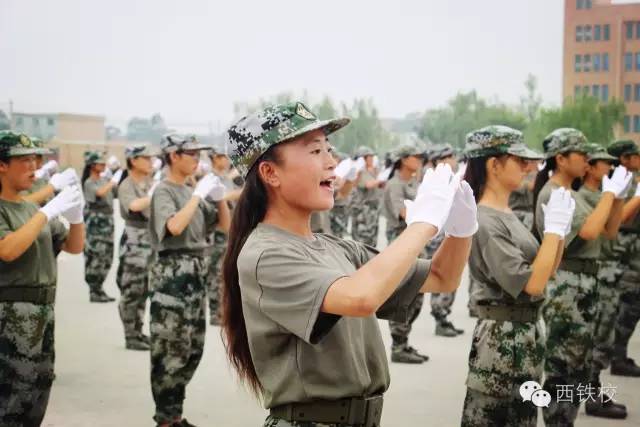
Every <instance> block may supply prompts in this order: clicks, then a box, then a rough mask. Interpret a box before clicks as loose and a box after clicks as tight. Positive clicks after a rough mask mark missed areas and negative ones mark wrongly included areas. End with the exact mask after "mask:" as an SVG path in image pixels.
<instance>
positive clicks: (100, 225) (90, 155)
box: [82, 151, 122, 303]
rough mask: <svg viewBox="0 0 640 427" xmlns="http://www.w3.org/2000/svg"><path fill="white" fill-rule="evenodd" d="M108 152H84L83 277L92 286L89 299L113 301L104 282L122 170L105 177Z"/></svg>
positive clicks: (108, 268)
mask: <svg viewBox="0 0 640 427" xmlns="http://www.w3.org/2000/svg"><path fill="white" fill-rule="evenodd" d="M105 155H106V153H105V152H102V151H85V153H84V163H85V166H84V171H83V172H82V188H83V191H84V199H85V200H86V203H87V204H86V207H85V223H86V224H87V242H86V245H85V246H84V280H85V281H86V282H87V285H89V301H91V302H100V303H102V302H111V301H115V298H112V297H110V296H109V295H107V294H106V293H105V292H104V289H103V285H104V281H105V279H106V278H107V275H108V274H109V270H110V269H111V264H112V262H113V239H114V235H113V233H114V225H113V197H114V194H115V189H116V187H117V185H118V183H119V182H120V178H121V176H122V172H121V171H119V172H118V173H117V174H116V175H115V176H111V178H103V177H102V176H101V174H102V173H103V172H104V171H105V164H106V160H105Z"/></svg>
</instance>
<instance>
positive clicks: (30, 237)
mask: <svg viewBox="0 0 640 427" xmlns="http://www.w3.org/2000/svg"><path fill="white" fill-rule="evenodd" d="M45 225H47V216H46V215H45V214H43V213H42V212H38V213H36V214H35V215H34V216H32V217H31V219H30V220H29V221H27V222H26V223H25V224H24V225H23V226H22V227H20V228H18V229H17V230H16V231H14V232H12V233H9V234H7V235H6V236H4V238H2V239H0V259H1V260H2V261H4V262H13V261H15V260H16V259H18V258H19V257H20V256H22V254H24V253H25V252H26V250H27V249H29V247H30V246H31V245H32V244H33V242H34V241H35V240H36V239H37V238H38V235H39V234H40V231H42V228H43V227H44V226H45Z"/></svg>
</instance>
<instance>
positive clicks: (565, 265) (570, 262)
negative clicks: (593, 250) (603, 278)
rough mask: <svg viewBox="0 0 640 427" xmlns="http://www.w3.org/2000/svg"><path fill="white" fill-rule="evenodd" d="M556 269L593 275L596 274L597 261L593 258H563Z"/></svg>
mask: <svg viewBox="0 0 640 427" xmlns="http://www.w3.org/2000/svg"><path fill="white" fill-rule="evenodd" d="M558 270H565V271H570V272H572V273H584V274H590V275H592V276H595V275H596V274H598V261H597V260H595V259H564V260H562V261H561V262H560V266H559V267H558Z"/></svg>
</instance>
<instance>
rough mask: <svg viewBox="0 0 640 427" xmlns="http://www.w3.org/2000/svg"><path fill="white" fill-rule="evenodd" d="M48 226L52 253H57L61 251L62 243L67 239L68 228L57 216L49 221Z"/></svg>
mask: <svg viewBox="0 0 640 427" xmlns="http://www.w3.org/2000/svg"><path fill="white" fill-rule="evenodd" d="M49 227H50V229H51V240H52V243H53V253H54V254H56V255H58V254H59V253H60V251H62V245H64V242H65V241H66V240H67V236H68V235H69V230H68V229H67V228H66V227H65V226H64V224H63V223H62V222H61V221H60V220H58V219H57V218H54V219H52V220H51V221H50V222H49Z"/></svg>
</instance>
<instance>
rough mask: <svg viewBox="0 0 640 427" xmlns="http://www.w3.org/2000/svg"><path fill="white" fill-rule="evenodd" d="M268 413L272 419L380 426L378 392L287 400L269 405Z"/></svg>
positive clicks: (368, 426) (361, 426) (365, 426)
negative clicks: (271, 406) (308, 399)
mask: <svg viewBox="0 0 640 427" xmlns="http://www.w3.org/2000/svg"><path fill="white" fill-rule="evenodd" d="M270 413H271V415H272V416H274V417H276V418H280V419H283V420H287V421H290V422H296V421H299V422H315V423H328V424H338V425H343V424H344V425H353V426H358V427H380V419H381V417H382V395H378V396H372V397H353V398H346V399H340V400H316V401H314V402H308V403H289V404H287V405H280V406H276V407H275V408H271V410H270Z"/></svg>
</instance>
